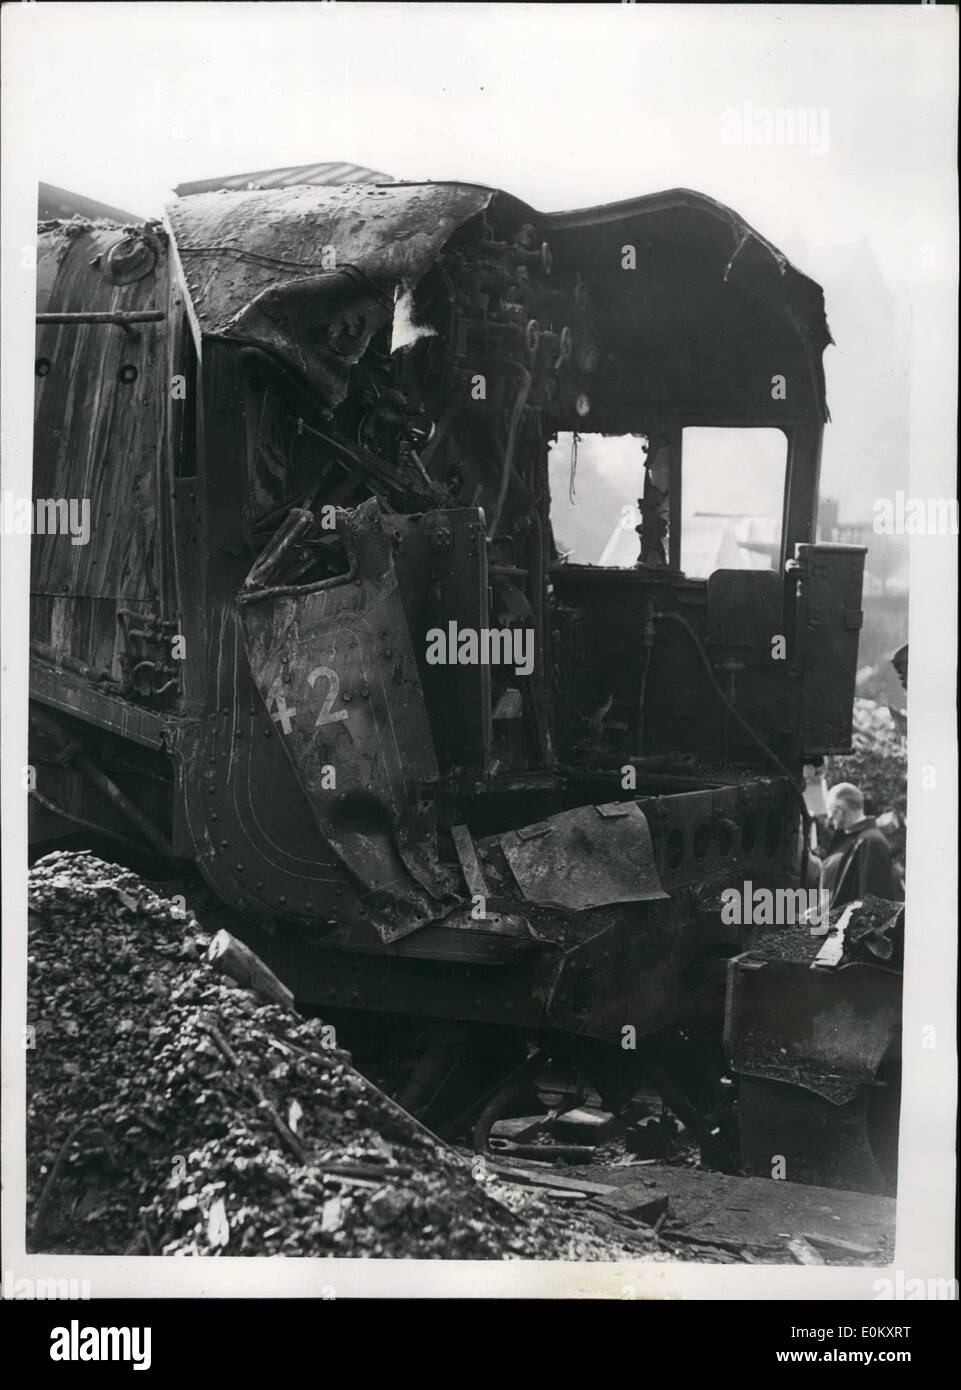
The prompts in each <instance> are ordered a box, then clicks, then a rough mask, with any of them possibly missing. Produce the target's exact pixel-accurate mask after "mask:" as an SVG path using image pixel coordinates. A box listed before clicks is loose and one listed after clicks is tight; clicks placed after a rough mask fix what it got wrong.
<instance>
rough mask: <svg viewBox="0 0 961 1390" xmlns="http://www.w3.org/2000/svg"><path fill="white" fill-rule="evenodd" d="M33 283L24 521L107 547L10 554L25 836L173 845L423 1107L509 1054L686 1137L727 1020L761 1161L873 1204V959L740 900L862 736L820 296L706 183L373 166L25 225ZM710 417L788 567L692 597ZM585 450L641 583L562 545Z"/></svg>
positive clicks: (892, 1026) (880, 1036) (891, 994)
mask: <svg viewBox="0 0 961 1390" xmlns="http://www.w3.org/2000/svg"><path fill="white" fill-rule="evenodd" d="M38 287H39V290H38V293H39V303H38V336H37V362H36V372H37V408H36V433H35V462H34V493H35V496H36V497H38V498H52V497H64V498H71V497H81V498H89V500H90V507H91V514H90V524H91V538H90V543H89V544H88V545H86V546H79V545H71V544H70V543H69V540H68V539H66V538H64V537H62V536H56V535H46V536H39V535H38V536H36V537H35V538H34V545H33V553H32V640H31V656H32V680H31V698H32V702H33V703H32V706H31V709H32V713H31V723H32V733H33V735H34V739H35V742H34V753H33V758H34V761H35V763H36V765H37V767H38V775H39V783H38V787H37V789H36V791H35V793H34V795H33V798H32V804H31V812H32V819H33V833H34V835H35V836H36V837H37V838H39V839H49V838H51V837H53V836H55V835H63V834H65V833H67V832H69V831H75V830H76V829H77V827H78V826H79V827H81V828H82V829H84V828H85V829H96V831H97V832H98V834H101V835H102V834H104V833H107V834H111V835H112V836H113V837H114V838H115V840H116V841H117V842H118V843H120V842H125V843H126V844H127V845H128V846H129V845H130V844H131V843H133V844H135V845H138V846H140V847H141V848H146V849H149V850H150V851H151V853H152V854H153V855H155V856H157V857H158V858H161V859H163V860H164V861H165V862H168V863H174V864H176V865H179V866H183V865H185V864H189V865H193V866H195V867H196V868H197V869H199V871H200V873H201V874H202V876H203V879H204V880H205V882H206V884H207V885H208V887H209V889H211V890H212V892H213V894H214V895H215V896H216V900H217V901H218V903H220V904H221V905H222V909H223V911H224V912H225V913H230V914H231V915H232V921H233V927H232V929H233V930H234V931H236V932H237V934H238V935H241V936H245V937H246V938H247V940H248V941H249V942H250V943H251V944H252V945H253V946H254V947H255V948H256V949H257V951H258V952H259V953H260V955H261V956H262V957H263V958H264V959H265V960H266V961H267V963H268V964H269V965H270V966H271V968H272V969H273V970H274V971H275V972H276V973H277V974H278V975H279V976H280V977H281V978H282V979H283V980H284V981H285V982H286V983H288V984H289V985H290V987H291V988H292V989H293V991H294V993H295V995H296V997H297V999H298V1001H299V1002H300V1003H301V1004H302V1005H303V1006H304V1007H305V1008H313V1009H319V1010H322V1011H324V1012H325V1013H330V1014H331V1015H333V1016H341V1015H342V1016H344V1017H347V1016H350V1015H351V1013H353V1014H356V1016H357V1018H359V1019H361V1020H362V1021H366V1023H367V1025H368V1026H369V1028H370V1029H371V1030H373V1029H374V1028H375V1026H384V1022H385V1020H386V1021H387V1023H388V1025H391V1023H392V1021H393V1023H395V1024H396V1027H397V1029H398V1030H399V1029H400V1027H401V1023H402V1021H404V1020H411V1019H414V1020H420V1026H421V1028H422V1042H423V1046H421V1047H420V1050H419V1052H418V1051H416V1049H415V1051H414V1054H413V1059H412V1065H411V1067H410V1070H409V1072H408V1074H407V1076H406V1079H405V1080H404V1082H403V1085H402V1086H401V1093H402V1096H403V1098H404V1100H405V1103H407V1104H408V1105H409V1106H410V1107H411V1108H412V1109H413V1110H414V1111H415V1112H419V1113H423V1114H426V1115H428V1116H430V1115H431V1114H432V1113H439V1107H440V1101H439V1097H441V1096H442V1093H443V1092H444V1087H445V1085H447V1083H448V1082H449V1081H450V1077H451V1074H452V1073H453V1072H457V1071H458V1067H459V1068H460V1071H461V1073H463V1072H464V1069H465V1068H467V1070H468V1071H469V1070H470V1066H471V1064H472V1060H473V1064H474V1072H475V1083H476V1084H475V1090H476V1096H475V1099H476V1100H477V1102H478V1104H479V1103H480V1102H481V1101H487V1099H488V1096H489V1093H490V1092H491V1090H492V1084H491V1083H492V1078H493V1081H494V1082H496V1080H497V1078H498V1077H501V1078H502V1079H503V1078H507V1077H510V1076H513V1075H514V1074H515V1072H516V1066H515V1064H518V1065H519V1066H520V1068H521V1069H522V1070H523V1068H524V1067H525V1066H528V1067H529V1059H528V1060H527V1061H525V1057H526V1048H527V1045H528V1042H529V1040H531V1039H533V1040H535V1041H537V1042H538V1044H539V1047H540V1052H539V1054H538V1055H539V1056H552V1057H555V1058H557V1057H561V1058H570V1059H573V1060H574V1061H575V1062H576V1064H577V1065H578V1066H579V1067H583V1068H584V1069H585V1071H586V1073H587V1074H588V1075H589V1076H590V1077H591V1079H592V1081H594V1082H595V1083H596V1085H597V1087H598V1089H599V1090H600V1091H601V1093H602V1094H603V1095H604V1096H605V1097H606V1098H608V1099H609V1100H610V1101H611V1103H615V1104H616V1103H618V1100H620V1101H621V1102H623V1101H624V1100H625V1099H626V1098H628V1097H629V1096H630V1094H632V1092H633V1090H635V1089H636V1087H637V1084H638V1078H639V1076H641V1075H644V1076H646V1077H647V1078H648V1079H652V1078H653V1081H654V1084H655V1085H656V1086H657V1088H658V1089H659V1090H660V1091H661V1094H662V1095H663V1096H664V1098H665V1100H666V1101H667V1103H668V1104H669V1105H670V1106H671V1107H672V1108H673V1109H675V1110H676V1112H677V1113H678V1114H679V1115H680V1116H681V1118H682V1119H684V1120H685V1122H686V1123H687V1124H688V1125H689V1127H690V1128H692V1129H693V1130H694V1132H695V1133H696V1134H698V1136H699V1137H700V1138H702V1140H703V1141H704V1143H705V1144H709V1143H710V1140H711V1138H712V1135H714V1134H715V1131H716V1129H717V1125H716V1124H715V1120H716V1118H717V1115H718V1113H719V1111H718V1105H717V1103H716V1102H717V1095H716V1091H715V1089H712V1088H716V1082H717V1075H719V1073H720V1071H721V1070H723V1066H721V1067H719V1068H718V1070H717V1073H712V1076H713V1078H714V1079H713V1080H711V1081H709V1082H708V1081H706V1080H705V1076H704V1069H703V1068H701V1067H700V1065H699V1064H698V1065H692V1064H691V1061H690V1055H691V1050H692V1048H693V1046H694V1043H695V1042H697V1041H698V1040H703V1041H704V1043H705V1046H706V1047H708V1048H710V1047H712V1046H713V1047H716V1048H719V1045H720V1039H721V1037H722V1035H723V1037H724V1043H725V1049H726V1054H727V1063H728V1070H729V1071H733V1072H735V1073H736V1074H737V1076H738V1077H739V1084H740V1115H741V1137H742V1142H743V1159H744V1162H745V1163H746V1165H747V1166H748V1168H749V1169H752V1170H753V1171H762V1172H763V1171H769V1160H770V1156H771V1155H772V1154H782V1155H783V1154H787V1164H788V1172H789V1175H790V1176H793V1177H795V1178H796V1179H800V1180H821V1181H837V1182H839V1183H841V1184H842V1185H857V1186H863V1187H868V1188H870V1187H874V1188H883V1187H884V1186H885V1183H886V1181H888V1180H889V1177H890V1174H889V1173H888V1177H887V1178H886V1177H885V1172H884V1163H883V1161H882V1162H881V1164H880V1165H879V1146H878V1144H877V1143H876V1142H875V1131H876V1128H877V1127H876V1125H875V1122H874V1120H873V1119H872V1118H871V1117H872V1115H873V1114H874V1111H875V1109H876V1102H877V1097H878V1095H880V1094H888V1095H889V1098H890V1090H891V1088H890V1085H888V1086H887V1087H886V1086H885V1084H883V1083H884V1081H885V1077H887V1076H888V1075H889V1071H890V1068H891V1066H892V1058H893V1056H894V1055H895V1053H896V1047H897V1032H898V1026H899V978H898V976H897V974H896V972H895V971H893V970H890V969H886V968H885V967H884V966H883V964H882V965H878V964H871V963H865V962H864V961H861V962H854V961H845V962H843V963H842V964H841V966H840V967H839V968H838V969H837V970H836V971H834V972H833V973H831V972H824V971H820V972H817V971H811V970H810V969H809V966H810V959H809V957H808V956H805V957H804V959H803V960H801V961H800V962H799V961H798V960H794V961H792V960H785V959H783V958H779V959H777V960H774V959H771V960H768V961H765V959H764V957H763V955H758V954H757V953H756V952H752V950H751V948H753V947H757V946H758V945H759V944H760V945H762V946H763V942H759V940H758V932H757V929H756V928H751V927H750V926H740V925H731V924H729V923H728V922H726V921H725V920H724V918H723V915H722V913H721V910H720V895H721V893H722V891H724V890H725V889H727V888H730V887H732V886H735V887H736V886H739V885H740V884H742V883H743V881H745V880H750V881H751V882H752V883H753V884H755V885H759V886H760V885H766V886H768V887H771V888H778V887H781V888H783V887H796V886H803V884H804V860H805V856H806V844H807V813H806V810H805V807H804V802H803V797H802V795H801V792H800V791H799V784H800V774H801V769H802V766H803V764H804V763H805V762H816V761H817V760H818V759H819V758H820V757H821V756H823V755H824V754H827V753H832V752H841V751H846V750H847V748H848V747H849V742H850V721H851V705H852V698H853V689H854V676H855V670H856V662H857V643H858V628H859V624H860V604H861V583H862V569H863V560H864V552H863V550H861V549H859V548H857V547H851V546H839V545H820V544H816V543H815V523H816V505H817V493H818V471H819V459H820V449H821V438H822V430H823V425H824V422H825V419H826V418H827V411H826V405H825V394H824V377H823V371H822V362H821V357H822V352H823V350H824V348H825V346H826V345H827V344H828V342H829V341H830V338H829V334H828V329H827V324H826V321H825V316H824V307H823V296H822V293H821V291H820V289H819V288H818V286H817V285H815V284H814V283H813V282H812V281H810V280H809V279H807V278H806V277H805V276H803V275H802V274H800V273H798V272H797V271H796V270H795V269H794V268H793V267H791V266H790V265H789V264H788V263H787V262H786V260H785V259H784V258H783V257H782V256H781V255H780V253H779V252H777V251H776V250H775V248H774V247H773V246H771V245H769V244H768V243H767V242H766V241H765V240H764V239H763V238H762V237H761V236H759V235H758V234H757V233H756V232H754V231H753V230H752V229H751V228H750V227H748V226H747V225H746V224H745V223H743V222H742V221H741V220H740V219H739V218H738V217H737V216H736V215H735V214H734V213H732V212H731V211H729V210H728V209H726V208H724V207H722V206H720V205H719V204H717V203H716V202H714V201H712V200H711V199H709V198H707V197H704V196H701V195H699V194H696V193H692V192H688V191H685V190H675V191H672V192H668V193H662V194H657V195H654V196H648V197H642V198H637V199H634V200H631V201H628V202H624V203H618V204H614V205H611V206H606V207H599V208H592V209H588V210H585V211H578V212H566V213H560V214H550V215H545V214H542V213H539V212H536V211H535V210H533V209H532V208H530V207H528V206H527V205H525V204H524V203H522V202H520V201H519V200H518V199H516V198H514V197H511V196H509V195H507V194H505V193H502V192H496V191H492V190H490V189H488V188H482V187H476V186H472V185H465V184H454V183H437V184H412V183H409V184H405V183H390V184H388V183H366V184H364V183H357V184H351V185H346V186H340V187H323V186H321V187H318V186H311V185H301V186H295V187H288V188H275V189H256V188H254V189H246V190H239V191H231V192H216V193H199V194H193V195H191V196H185V197H182V198H180V199H179V200H178V201H176V202H175V203H173V204H172V206H171V207H170V208H169V210H168V214H167V218H166V221H165V222H164V223H163V224H161V223H146V224H143V225H137V226H132V225H131V226H121V225H118V224H117V223H116V222H109V221H106V220H94V221H89V220H83V219H80V218H74V219H72V220H69V221H63V220H60V221H51V222H46V223H41V227H40V235H39V243H38ZM706 426H711V427H723V428H725V429H738V430H741V431H745V430H761V429H768V430H770V429H773V430H777V431H779V432H781V435H782V436H783V438H784V440H785V441H786V469H785V474H784V487H783V509H782V511H781V514H780V517H779V523H780V524H779V528H778V529H779V532H780V534H779V536H778V538H777V540H776V541H775V542H774V543H773V544H771V545H770V546H769V551H770V555H769V556H766V557H765V561H766V564H767V565H768V567H767V568H765V567H763V566H762V565H759V566H758V567H757V568H754V569H744V568H739V567H730V568H723V567H722V568H716V569H714V570H713V572H711V573H710V574H709V575H707V576H706V577H704V578H698V577H693V576H692V575H691V574H688V573H686V572H685V569H684V567H683V564H682V559H683V550H682V529H683V526H682V523H683V521H684V520H685V517H686V514H685V513H684V512H683V508H682V495H683V494H682V489H683V487H684V485H685V458H684V453H685V432H686V431H689V430H691V429H692V428H697V427H706ZM588 434H589V435H591V436H599V437H605V438H612V437H613V438H617V439H620V440H622V441H631V442H630V443H628V445H627V447H628V448H629V449H633V448H635V447H636V457H637V469H636V481H637V486H636V487H634V488H633V491H632V493H629V494H628V495H627V496H625V497H624V499H623V500H624V502H625V504H627V505H629V506H632V505H633V504H634V502H635V498H636V495H637V492H638V491H641V487H642V484H643V492H642V495H641V497H640V499H639V500H638V503H637V505H638V513H637V519H638V526H637V537H638V539H637V546H636V560H635V561H633V562H631V563H628V564H621V565H618V566H616V567H612V566H609V565H597V564H584V563H578V562H575V561H574V559H573V558H572V557H571V556H564V555H562V554H561V553H560V548H559V546H558V544H557V542H556V540H555V534H554V528H553V527H552V516H551V501H552V497H551V493H552V489H551V468H550V458H551V445H552V442H555V441H557V439H558V438H559V437H561V438H564V439H567V438H568V437H570V439H571V440H572V441H573V443H574V444H576V440H577V437H578V436H586V435H588ZM555 447H556V444H555ZM586 505H587V507H588V508H589V507H590V505H591V503H590V499H589V498H588V499H587V502H586ZM755 549H756V551H760V550H762V549H763V546H758V547H755ZM462 639H464V640H463V641H462ZM471 653H473V658H472V656H471ZM465 654H466V655H465ZM798 930H799V931H800V933H801V934H802V935H804V936H806V931H805V929H804V928H800V929H798ZM802 954H803V953H802ZM792 970H793V971H795V972H796V973H794V974H792V973H791V972H792ZM802 976H803V977H804V978H803V979H802V978H801V977H802ZM828 976H829V978H828ZM792 1008H793V1013H792ZM852 1018H853V1019H854V1020H855V1021H856V1025H857V1026H856V1027H848V1023H849V1022H850V1020H851V1019H852ZM846 1020H847V1022H845V1021H846ZM396 1036H397V1037H400V1032H399V1031H398V1032H397V1034H396ZM492 1038H496V1039H497V1040H499V1044H498V1045H499V1047H500V1051H499V1052H498V1062H497V1066H495V1067H493V1068H491V1067H487V1068H486V1069H485V1068H480V1069H479V1070H478V1068H477V1066H476V1061H477V1057H478V1056H479V1055H480V1054H484V1055H485V1056H489V1055H490V1054H489V1052H486V1051H485V1048H486V1047H487V1042H479V1041H478V1040H479V1039H486V1040H488V1041H489V1040H490V1039H492ZM424 1040H426V1041H424ZM419 1046H420V1044H419ZM511 1048H514V1049H516V1050H515V1051H512V1050H511ZM495 1051H496V1049H495ZM498 1067H499V1070H498ZM885 1068H887V1069H888V1071H885ZM708 1070H709V1069H708ZM455 1089H456V1088H455ZM493 1089H494V1090H495V1092H496V1087H494V1088H493ZM457 1094H458V1100H457V1104H455V1105H454V1106H453V1108H454V1110H456V1109H457V1108H458V1105H462V1104H463V1101H464V1094H465V1092H464V1090H463V1087H461V1090H460V1091H459V1092H458V1093H457ZM495 1105H496V1094H495ZM432 1106H433V1107H434V1111H433V1112H432V1110H431V1107H432ZM485 1113H486V1114H487V1116H488V1119H489V1118H490V1114H491V1113H492V1112H491V1106H490V1104H489V1103H488V1104H487V1105H486V1107H485Z"/></svg>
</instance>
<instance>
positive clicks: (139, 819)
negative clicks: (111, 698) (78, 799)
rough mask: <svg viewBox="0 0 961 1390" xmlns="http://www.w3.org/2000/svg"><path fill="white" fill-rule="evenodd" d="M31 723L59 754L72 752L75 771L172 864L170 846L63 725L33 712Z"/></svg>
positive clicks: (44, 714)
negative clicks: (53, 745)
mask: <svg viewBox="0 0 961 1390" xmlns="http://www.w3.org/2000/svg"><path fill="white" fill-rule="evenodd" d="M30 723H31V724H32V725H33V727H34V728H35V729H37V730H39V732H40V733H42V734H45V735H46V736H47V738H49V739H52V741H53V742H54V743H56V744H57V746H58V748H59V749H60V751H61V752H62V753H63V752H67V751H68V750H71V759H70V760H71V761H72V762H74V763H76V765H77V767H78V769H79V770H80V771H81V772H82V773H83V775H84V776H85V777H86V778H87V780H88V781H90V782H92V783H93V785H94V786H95V787H96V788H97V790H98V791H100V792H102V793H103V795H104V796H105V797H106V798H107V800H108V801H109V802H110V803H111V805H113V806H115V807H116V808H117V810H118V811H120V812H121V814H122V815H124V816H126V817H127V819H128V820H130V821H132V822H133V824H134V825H135V826H136V827H137V829H138V830H139V831H140V833H141V835H143V837H144V839H145V840H147V841H148V843H149V844H150V846H151V847H152V848H153V849H155V850H156V851H157V853H158V854H162V855H163V857H164V858H165V859H170V860H173V858H174V853H173V850H172V849H171V847H170V845H169V844H168V843H167V841H166V840H165V839H164V837H163V835H162V834H161V833H160V831H159V830H158V829H157V828H156V826H155V825H154V824H153V823H152V822H151V821H150V820H148V819H147V817H146V816H145V815H144V814H143V812H142V811H141V810H140V808H139V807H137V806H135V805H134V803H133V802H132V801H131V800H130V799H129V797H127V796H125V795H124V793H123V792H122V791H121V790H120V788H119V787H118V786H117V784H116V782H113V781H111V779H110V778H109V777H108V776H107V774H106V773H105V772H103V771H101V769H100V768H99V767H98V766H97V765H96V763H95V762H94V761H93V760H92V758H90V757H89V756H88V755H87V754H86V753H85V752H84V751H83V747H82V745H81V744H80V743H78V742H77V740H76V739H74V738H73V737H72V736H71V735H70V734H69V733H67V731H66V729H64V728H63V727H62V725H60V724H58V723H57V721H56V720H55V719H53V718H51V716H50V715H49V714H46V713H43V712H41V711H40V710H37V709H35V710H34V711H33V712H32V713H31V715H30Z"/></svg>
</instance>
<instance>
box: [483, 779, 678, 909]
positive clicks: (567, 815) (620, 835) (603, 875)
mask: <svg viewBox="0 0 961 1390" xmlns="http://www.w3.org/2000/svg"><path fill="white" fill-rule="evenodd" d="M500 844H501V848H502V849H503V851H504V854H505V856H506V858H507V862H508V864H509V865H510V867H511V871H512V872H513V874H514V877H515V879H516V880H517V884H518V887H519V888H520V891H521V893H522V894H523V895H524V897H525V898H527V899H528V900H529V901H530V902H535V903H540V904H541V905H542V906H543V907H560V908H566V909H567V910H569V911H571V912H580V911H582V910H583V909H584V908H588V907H603V906H604V905H605V904H607V903H629V902H651V901H653V900H655V899H657V898H666V897H667V896H668V895H667V893H665V891H664V889H663V888H662V887H661V881H660V878H659V877H658V873H657V867H656V865H655V863H654V849H653V846H652V844H651V832H650V830H649V829H648V825H647V818H646V817H645V815H644V813H643V811H642V810H641V809H640V807H639V806H636V805H635V804H634V803H633V802H612V803H611V804H610V805H607V806H582V807H579V808H578V809H577V810H575V811H563V812H561V814H560V815H557V816H551V817H550V819H549V820H545V821H540V822H538V823H537V824H536V825H530V826H523V827H522V828H521V829H519V830H511V831H508V833H507V834H506V835H501V837H500Z"/></svg>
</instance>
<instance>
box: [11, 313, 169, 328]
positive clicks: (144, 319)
mask: <svg viewBox="0 0 961 1390" xmlns="http://www.w3.org/2000/svg"><path fill="white" fill-rule="evenodd" d="M166 317H167V315H166V314H165V312H164V311H163V309H116V310H112V311H109V312H99V311H98V312H97V313H93V312H91V313H86V314H38V315H37V323H65V324H77V323H117V324H120V326H121V327H123V326H124V325H125V324H128V323H160V322H162V320H163V319H165V318H166Z"/></svg>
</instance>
